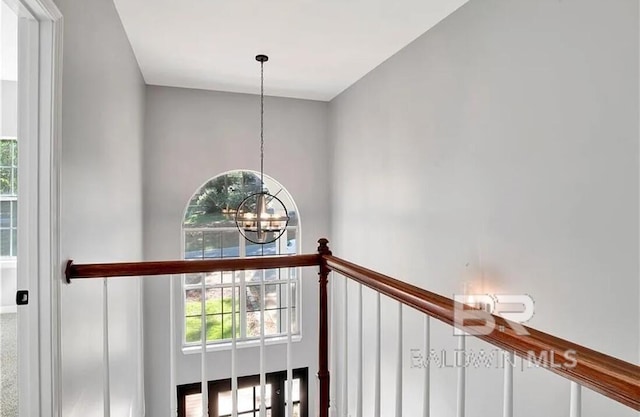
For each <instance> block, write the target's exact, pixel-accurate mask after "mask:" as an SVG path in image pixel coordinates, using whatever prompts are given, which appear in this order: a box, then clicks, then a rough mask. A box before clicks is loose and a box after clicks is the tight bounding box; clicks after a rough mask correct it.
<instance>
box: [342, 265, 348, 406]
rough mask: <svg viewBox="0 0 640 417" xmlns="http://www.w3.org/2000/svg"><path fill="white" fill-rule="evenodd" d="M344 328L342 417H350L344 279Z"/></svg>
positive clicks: (345, 285) (345, 286) (346, 293)
mask: <svg viewBox="0 0 640 417" xmlns="http://www.w3.org/2000/svg"><path fill="white" fill-rule="evenodd" d="M343 304H344V305H343V307H344V328H343V335H342V340H343V343H344V344H343V347H342V348H343V350H342V352H343V356H344V364H343V367H342V407H343V408H342V415H343V416H346V417H348V416H349V282H348V279H347V277H344V300H343Z"/></svg>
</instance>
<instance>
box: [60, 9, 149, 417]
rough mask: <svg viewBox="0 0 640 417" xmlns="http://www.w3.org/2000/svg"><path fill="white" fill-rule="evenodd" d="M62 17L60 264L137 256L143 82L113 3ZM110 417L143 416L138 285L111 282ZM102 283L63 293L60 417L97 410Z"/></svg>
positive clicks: (70, 288)
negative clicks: (72, 260) (70, 261)
mask: <svg viewBox="0 0 640 417" xmlns="http://www.w3.org/2000/svg"><path fill="white" fill-rule="evenodd" d="M56 3H57V5H58V7H59V8H60V10H61V11H62V13H63V15H64V62H63V67H64V79H63V97H62V100H63V105H62V106H63V108H62V123H63V128H62V195H61V200H62V201H61V204H62V211H61V216H62V219H61V221H62V224H61V239H62V258H63V259H67V258H72V259H74V260H75V261H76V262H78V263H83V262H117V261H124V260H139V259H141V257H142V221H141V214H142V211H141V210H142V197H141V150H142V134H143V118H144V80H143V78H142V76H141V74H140V71H139V69H138V65H137V62H136V60H135V57H134V55H133V52H132V50H131V47H130V45H129V42H128V39H127V37H126V35H125V32H124V29H123V27H122V24H121V22H120V19H119V17H118V14H117V12H116V9H115V7H114V5H113V2H112V1H111V0H83V1H74V0H56ZM108 293H109V305H108V307H109V336H110V346H109V347H110V377H111V384H110V386H111V416H113V417H116V416H130V415H132V416H139V415H142V410H141V403H142V396H141V390H140V389H139V387H140V385H141V380H140V378H141V377H142V372H141V366H142V365H141V361H140V356H141V337H140V334H141V331H140V319H141V317H140V316H141V313H140V312H141V308H140V293H141V284H140V282H139V280H114V281H110V283H109V289H108ZM102 296H103V283H102V281H99V280H93V281H87V282H77V283H74V284H71V285H65V286H63V288H62V294H61V309H62V317H61V318H62V324H61V329H62V407H63V409H62V415H63V416H65V417H72V416H82V417H85V416H98V415H102V410H103V372H102V364H103V348H102V343H103V338H102V329H103V326H102V323H103V314H102V309H103V303H102Z"/></svg>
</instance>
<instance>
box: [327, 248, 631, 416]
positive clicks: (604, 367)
mask: <svg viewBox="0 0 640 417" xmlns="http://www.w3.org/2000/svg"><path fill="white" fill-rule="evenodd" d="M322 260H323V262H326V265H327V267H328V268H329V269H331V270H332V271H335V272H337V273H339V274H341V275H344V276H346V277H348V278H350V279H352V280H354V281H356V282H359V283H360V284H362V285H364V286H367V287H369V288H371V289H373V290H375V291H377V292H379V293H381V294H384V295H386V296H388V297H391V298H393V299H395V300H397V301H399V302H400V303H402V304H404V305H407V306H410V307H413V308H414V309H416V310H418V311H421V312H422V313H424V314H427V315H429V316H431V317H434V318H436V319H438V320H440V321H443V322H445V323H447V324H449V325H451V326H455V327H457V328H461V329H462V328H463V324H464V323H463V322H461V320H460V319H459V318H457V317H456V314H455V311H456V309H462V308H464V307H463V306H462V305H461V304H459V303H456V302H455V301H453V300H452V299H450V298H446V297H443V296H441V295H438V294H435V293H432V292H429V291H426V290H424V289H422V288H419V287H416V286H414V285H411V284H408V283H406V282H403V281H399V280H397V279H394V278H391V277H389V276H386V275H383V274H380V273H377V272H375V271H372V270H370V269H367V268H363V267H361V266H358V265H356V264H353V263H351V262H347V261H345V260H343V259H340V258H338V257H335V256H332V255H322ZM465 310H466V308H465ZM467 313H470V314H474V312H473V311H471V312H469V311H467ZM484 314H486V313H484V312H482V313H480V312H477V313H476V317H477V320H478V321H482V322H483V324H484V323H485V320H484V319H483V317H484ZM492 317H493V319H494V322H495V323H494V324H493V331H492V332H491V333H490V334H486V335H477V336H476V337H478V338H480V339H482V340H484V341H486V342H488V343H491V344H492V345H495V346H497V347H499V348H501V349H504V350H506V351H508V352H514V353H515V354H516V355H518V356H520V357H522V358H524V359H530V358H532V356H530V355H535V357H536V359H538V360H539V361H540V364H541V366H543V367H545V368H547V369H549V370H550V371H552V372H555V373H556V374H559V375H561V376H563V377H565V378H567V379H570V380H572V381H575V382H577V383H579V384H581V385H583V386H585V387H588V388H591V389H592V390H594V391H596V392H598V393H600V394H602V395H605V396H607V397H609V398H612V399H614V400H616V401H618V402H620V403H622V404H624V405H627V406H629V407H631V408H633V409H635V410H639V411H640V366H637V365H634V364H631V363H628V362H625V361H622V360H620V359H617V358H614V357H612V356H608V355H605V354H602V353H600V352H596V351H594V350H592V349H589V348H586V347H584V346H580V345H577V344H575V343H572V342H569V341H567V340H564V339H560V338H557V337H555V336H552V335H549V334H547V333H543V332H540V331H537V330H535V329H531V328H529V327H526V326H523V327H524V328H525V330H527V331H528V333H529V335H519V334H516V332H515V331H514V330H513V327H512V326H513V323H511V322H509V321H508V320H505V319H503V318H502V317H499V316H495V315H493V316H492ZM467 320H468V319H467ZM467 320H464V322H465V323H466V322H467ZM486 325H491V323H486ZM567 354H569V355H570V357H571V358H573V359H575V365H574V364H573V362H571V363H569V364H567V363H565V362H562V363H558V361H562V360H564V358H565V355H567ZM554 358H555V361H554Z"/></svg>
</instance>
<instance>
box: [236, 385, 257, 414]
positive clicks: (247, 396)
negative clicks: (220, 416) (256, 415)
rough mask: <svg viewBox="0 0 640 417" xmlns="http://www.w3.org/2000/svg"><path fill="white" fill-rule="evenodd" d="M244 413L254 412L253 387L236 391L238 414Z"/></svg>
mask: <svg viewBox="0 0 640 417" xmlns="http://www.w3.org/2000/svg"><path fill="white" fill-rule="evenodd" d="M258 389H259V388H258ZM245 411H254V408H253V387H246V388H240V389H238V412H240V413H242V412H245Z"/></svg>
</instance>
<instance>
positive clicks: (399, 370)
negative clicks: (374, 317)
mask: <svg viewBox="0 0 640 417" xmlns="http://www.w3.org/2000/svg"><path fill="white" fill-rule="evenodd" d="M402 322H403V321H402V303H398V361H397V363H396V417H402V353H403V352H402V350H403V349H404V348H403V340H402V339H403V335H404V332H403V326H402Z"/></svg>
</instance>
